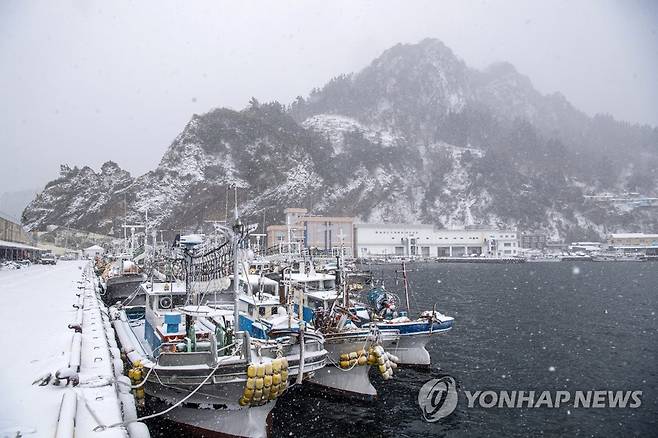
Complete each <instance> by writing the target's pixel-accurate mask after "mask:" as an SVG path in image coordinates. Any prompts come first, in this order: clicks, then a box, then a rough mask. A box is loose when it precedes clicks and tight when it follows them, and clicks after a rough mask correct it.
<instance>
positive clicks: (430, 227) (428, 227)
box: [354, 224, 464, 231]
mask: <svg viewBox="0 0 658 438" xmlns="http://www.w3.org/2000/svg"><path fill="white" fill-rule="evenodd" d="M354 226H355V227H356V228H415V229H422V230H433V229H434V225H432V224H354ZM461 231H464V230H461Z"/></svg>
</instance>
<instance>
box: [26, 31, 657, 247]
mask: <svg viewBox="0 0 658 438" xmlns="http://www.w3.org/2000/svg"><path fill="white" fill-rule="evenodd" d="M657 169H658V130H657V129H656V128H652V127H649V126H641V125H632V124H629V123H626V122H619V121H616V120H615V119H614V118H612V117H611V116H596V117H589V116H587V115H586V114H584V113H583V112H581V111H579V110H578V109H576V108H575V107H574V106H573V105H571V104H570V103H569V102H568V101H567V99H566V98H565V97H564V96H562V95H561V94H559V93H554V94H548V95H547V94H542V93H540V92H538V91H537V90H536V89H535V88H534V87H533V85H532V82H531V80H530V79H529V78H528V77H526V76H524V75H523V74H521V73H519V72H518V71H517V70H516V68H515V67H514V66H513V65H511V64H509V63H496V64H493V65H491V66H489V67H487V68H485V69H475V68H472V67H470V66H468V65H467V64H466V63H465V62H464V61H463V60H461V59H460V58H459V57H458V56H456V55H455V54H454V53H453V51H452V50H451V49H450V48H449V47H447V46H446V45H445V44H444V43H442V42H441V41H439V40H437V39H424V40H422V41H420V42H418V43H415V44H397V45H395V46H393V47H391V48H390V49H388V50H386V51H384V52H383V53H382V54H381V55H380V56H378V57H377V58H376V59H374V60H373V61H372V62H371V63H370V64H369V65H368V66H367V67H366V68H364V69H363V70H361V71H359V72H357V73H354V74H346V75H340V76H337V77H335V78H334V79H332V80H331V81H329V82H328V83H327V84H325V85H324V86H322V87H320V88H315V89H313V90H312V91H311V93H310V95H308V96H301V95H300V96H299V97H298V98H297V99H295V100H294V101H293V102H291V103H289V104H285V103H284V104H282V103H278V102H272V103H261V102H259V101H258V97H257V96H256V97H255V98H252V100H251V102H250V103H249V105H248V106H247V107H246V108H245V109H243V110H241V111H235V110H232V109H227V108H217V109H213V110H210V111H208V112H206V113H204V114H200V115H194V116H192V118H191V120H190V121H189V122H188V123H187V125H186V126H185V127H184V128H183V130H182V132H181V133H180V134H179V135H178V136H177V137H176V139H175V140H174V142H173V143H172V144H171V145H170V147H169V148H168V150H167V151H166V153H165V154H164V156H163V157H162V159H161V161H160V164H159V165H158V166H157V167H156V168H155V169H154V170H152V171H150V172H148V173H146V174H144V175H142V176H138V177H133V176H131V175H130V174H129V173H128V172H126V171H125V170H122V169H121V168H120V167H119V166H118V165H117V164H116V163H114V162H108V163H105V164H104V165H103V166H102V168H101V169H100V171H94V170H92V169H91V168H89V167H82V168H78V167H69V166H62V168H61V173H60V178H58V179H56V180H54V181H52V182H50V183H49V184H48V185H47V186H46V188H45V190H44V191H43V192H42V193H41V194H39V195H38V196H37V198H36V199H35V200H34V201H33V202H32V203H31V204H30V205H29V206H28V207H27V209H26V210H25V212H24V213H23V222H24V223H25V224H26V225H27V227H28V228H31V229H36V228H43V227H45V226H46V225H48V224H62V225H67V226H70V227H74V228H83V229H87V230H91V231H97V232H102V233H113V232H117V231H118V226H119V225H120V223H121V222H122V221H123V211H124V209H126V211H128V214H129V216H130V219H131V220H139V218H140V217H143V215H144V212H145V211H146V210H148V212H149V217H150V219H151V220H152V221H154V223H155V224H156V225H157V226H159V227H162V228H166V229H176V228H180V227H184V226H187V227H192V228H194V227H202V226H203V224H204V221H206V220H209V219H221V218H223V217H224V216H225V214H226V212H225V208H226V207H225V206H226V194H227V188H228V187H230V186H237V187H238V188H239V199H240V204H241V209H242V211H243V213H244V214H245V215H246V216H247V217H248V218H249V219H250V220H257V221H259V222H261V221H263V218H265V222H266V223H274V222H276V221H279V220H281V218H282V210H283V208H285V207H287V206H296V207H306V208H308V209H309V210H311V211H313V212H316V213H332V214H347V215H354V216H357V217H358V218H359V219H360V220H363V221H367V222H375V221H385V222H403V221H409V222H423V223H434V224H436V225H437V226H439V227H450V226H453V225H462V224H466V225H472V224H487V225H495V226H513V227H518V228H520V229H523V230H543V231H545V232H547V233H548V234H549V235H550V236H552V237H553V238H555V239H558V238H566V239H572V238H590V237H591V238H597V237H599V236H601V235H602V234H604V233H606V232H607V230H608V228H613V229H614V230H628V231H632V230H638V229H640V228H641V227H646V226H649V227H655V226H656V225H658V220H657V218H656V217H655V215H651V214H650V213H648V212H647V211H646V210H642V209H637V210H635V209H631V210H627V211H626V210H624V211H620V210H619V209H618V208H617V207H613V206H601V205H598V204H591V203H589V202H586V199H585V198H584V196H583V195H585V194H587V193H598V192H602V191H615V192H621V191H639V192H642V193H643V194H647V195H656V194H658V174H657Z"/></svg>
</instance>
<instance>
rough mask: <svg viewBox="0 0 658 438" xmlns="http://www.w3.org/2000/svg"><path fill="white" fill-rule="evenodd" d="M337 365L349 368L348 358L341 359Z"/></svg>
mask: <svg viewBox="0 0 658 438" xmlns="http://www.w3.org/2000/svg"><path fill="white" fill-rule="evenodd" d="M339 365H340V367H341V368H349V367H350V361H349V360H341V361H340V364H339Z"/></svg>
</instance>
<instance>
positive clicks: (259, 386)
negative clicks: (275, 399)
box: [256, 377, 264, 389]
mask: <svg viewBox="0 0 658 438" xmlns="http://www.w3.org/2000/svg"><path fill="white" fill-rule="evenodd" d="M263 383H264V382H263V379H262V378H260V377H258V378H256V389H263Z"/></svg>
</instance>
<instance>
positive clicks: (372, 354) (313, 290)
mask: <svg viewBox="0 0 658 438" xmlns="http://www.w3.org/2000/svg"><path fill="white" fill-rule="evenodd" d="M341 274H342V271H340V270H339V272H338V276H336V275H329V274H322V273H317V272H315V270H314V269H313V265H312V264H311V265H310V267H309V270H308V271H305V272H301V273H291V274H284V284H285V286H286V288H287V290H286V293H285V295H286V296H287V297H288V299H289V300H290V301H291V302H294V303H295V304H294V309H295V312H297V314H298V316H299V319H303V320H304V321H306V322H308V323H311V324H313V325H314V326H315V328H317V329H319V330H320V331H321V332H322V334H323V335H324V339H325V343H324V347H325V349H326V350H327V353H328V355H327V362H328V365H327V367H325V368H324V369H321V370H319V371H318V372H316V373H315V374H314V375H313V376H312V377H311V379H310V381H311V382H313V383H315V384H317V385H319V386H322V387H325V388H329V389H331V390H335V391H339V392H342V393H348V394H351V395H358V396H366V397H372V396H375V395H377V390H376V389H375V387H374V386H373V385H372V383H371V382H370V377H369V375H368V372H369V369H370V367H371V366H372V365H376V366H377V367H378V368H379V371H380V373H381V374H382V375H383V376H384V378H385V379H388V378H390V377H391V376H392V374H393V369H394V368H395V367H397V357H395V356H392V355H391V356H390V357H389V355H388V353H387V350H388V349H389V348H390V347H392V346H393V345H395V342H397V340H398V339H399V336H398V332H397V330H387V331H386V332H384V331H381V330H379V328H378V327H377V326H372V327H368V328H361V327H359V326H358V325H357V324H356V323H357V322H358V321H359V317H358V316H357V314H355V313H354V312H353V311H351V310H350V309H349V307H350V300H349V296H348V291H347V287H346V286H347V284H346V283H345V282H344V281H342V280H343V279H342V278H341ZM337 279H338V280H339V287H340V286H342V287H341V289H342V290H341V291H339V290H337V289H336V286H337V284H336V280H337ZM300 304H301V305H300Z"/></svg>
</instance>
